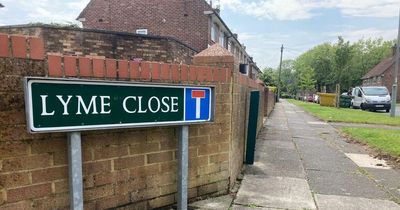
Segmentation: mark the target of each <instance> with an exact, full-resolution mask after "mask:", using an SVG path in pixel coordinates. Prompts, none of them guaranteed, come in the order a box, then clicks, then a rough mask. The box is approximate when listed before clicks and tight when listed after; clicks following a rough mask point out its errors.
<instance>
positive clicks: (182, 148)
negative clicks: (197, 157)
mask: <svg viewBox="0 0 400 210" xmlns="http://www.w3.org/2000/svg"><path fill="white" fill-rule="evenodd" d="M178 153H179V156H178V157H179V159H178V165H179V166H178V210H186V209H187V203H188V191H187V189H188V165H189V164H188V162H189V126H187V125H185V126H179V148H178Z"/></svg>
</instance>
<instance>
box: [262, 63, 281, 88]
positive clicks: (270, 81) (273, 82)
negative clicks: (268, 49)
mask: <svg viewBox="0 0 400 210" xmlns="http://www.w3.org/2000/svg"><path fill="white" fill-rule="evenodd" d="M260 80H262V81H263V82H264V83H265V85H267V86H275V87H276V86H277V85H278V74H277V72H276V71H275V70H274V69H273V68H270V67H267V68H265V69H264V71H263V73H262V74H261V76H260Z"/></svg>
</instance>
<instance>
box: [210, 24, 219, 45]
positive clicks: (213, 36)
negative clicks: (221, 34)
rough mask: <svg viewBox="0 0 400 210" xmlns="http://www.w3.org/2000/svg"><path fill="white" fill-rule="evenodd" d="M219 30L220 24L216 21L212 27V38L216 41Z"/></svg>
mask: <svg viewBox="0 0 400 210" xmlns="http://www.w3.org/2000/svg"><path fill="white" fill-rule="evenodd" d="M218 30H219V28H218V25H217V24H216V23H213V24H212V27H211V40H212V41H214V42H217V41H218Z"/></svg>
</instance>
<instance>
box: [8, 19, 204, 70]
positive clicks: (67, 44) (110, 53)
mask: <svg viewBox="0 0 400 210" xmlns="http://www.w3.org/2000/svg"><path fill="white" fill-rule="evenodd" d="M0 33H7V34H23V35H27V36H40V37H43V38H44V40H45V42H44V45H45V50H46V52H49V53H51V52H54V53H62V54H65V55H74V56H82V55H85V56H92V57H100V58H114V59H124V60H143V61H157V62H164V63H184V64H191V62H192V57H193V56H194V55H195V54H197V53H198V52H197V51H196V50H195V49H193V48H191V47H189V46H188V45H186V44H184V43H183V42H181V41H179V40H177V39H175V38H173V37H163V36H148V35H140V34H133V33H126V32H115V31H104V30H95V29H81V28H71V27H55V26H51V25H18V26H2V27H0Z"/></svg>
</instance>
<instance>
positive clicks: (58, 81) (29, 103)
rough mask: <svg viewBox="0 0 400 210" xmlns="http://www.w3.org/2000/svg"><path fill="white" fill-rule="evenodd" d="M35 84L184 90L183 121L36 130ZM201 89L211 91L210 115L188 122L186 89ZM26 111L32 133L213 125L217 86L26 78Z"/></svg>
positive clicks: (28, 127) (29, 130) (29, 129)
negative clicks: (33, 107)
mask: <svg viewBox="0 0 400 210" xmlns="http://www.w3.org/2000/svg"><path fill="white" fill-rule="evenodd" d="M34 82H41V83H53V84H65V83H70V84H84V85H109V86H115V85H119V86H130V87H132V86H136V87H161V88H162V87H166V88H177V89H183V91H184V101H183V103H184V104H183V109H184V110H183V119H184V120H183V121H167V122H146V123H126V124H104V125H82V126H63V127H55V128H53V127H52V128H36V127H35V126H34V125H33V110H32V88H31V85H32V83H34ZM187 88H199V89H205V90H209V91H210V105H209V107H210V112H209V113H210V114H209V118H208V119H206V120H191V121H186V120H185V119H186V89H187ZM24 89H25V91H24V92H25V111H26V119H27V124H28V126H27V129H28V132H30V133H55V132H73V131H74V132H76V131H94V130H110V129H123V128H125V129H130V128H145V127H162V126H177V125H196V124H202V123H213V121H214V113H215V91H213V90H215V86H211V85H210V86H196V85H190V86H187V85H183V84H176V85H171V84H165V83H151V84H148V83H142V82H129V81H109V80H85V79H67V78H51V77H25V78H24Z"/></svg>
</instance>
